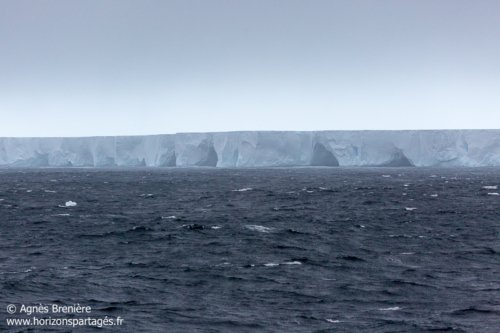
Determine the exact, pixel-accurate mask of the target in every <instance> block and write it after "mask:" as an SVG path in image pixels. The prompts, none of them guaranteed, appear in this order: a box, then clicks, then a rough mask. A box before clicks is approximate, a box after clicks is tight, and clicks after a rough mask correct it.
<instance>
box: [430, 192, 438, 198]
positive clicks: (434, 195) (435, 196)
mask: <svg viewBox="0 0 500 333" xmlns="http://www.w3.org/2000/svg"><path fill="white" fill-rule="evenodd" d="M430 197H431V198H437V197H438V195H437V193H434V194H431V195H430Z"/></svg>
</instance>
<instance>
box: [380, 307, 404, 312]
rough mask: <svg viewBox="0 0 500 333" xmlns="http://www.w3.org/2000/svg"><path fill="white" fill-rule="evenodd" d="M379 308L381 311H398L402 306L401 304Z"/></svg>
mask: <svg viewBox="0 0 500 333" xmlns="http://www.w3.org/2000/svg"><path fill="white" fill-rule="evenodd" d="M377 310H379V311H398V310H401V308H400V307H399V306H392V307H389V308H380V309H377Z"/></svg>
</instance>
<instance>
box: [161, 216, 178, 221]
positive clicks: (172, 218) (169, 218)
mask: <svg viewBox="0 0 500 333" xmlns="http://www.w3.org/2000/svg"><path fill="white" fill-rule="evenodd" d="M176 218H177V216H175V215H170V216H162V217H161V219H162V220H174V219H176Z"/></svg>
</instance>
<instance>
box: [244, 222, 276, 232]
mask: <svg viewBox="0 0 500 333" xmlns="http://www.w3.org/2000/svg"><path fill="white" fill-rule="evenodd" d="M245 228H247V229H248V230H252V231H258V232H266V233H267V232H272V231H273V230H274V228H268V227H264V226H261V225H255V224H248V225H246V226H245Z"/></svg>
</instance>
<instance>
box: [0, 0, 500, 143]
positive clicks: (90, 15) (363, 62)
mask: <svg viewBox="0 0 500 333" xmlns="http://www.w3.org/2000/svg"><path fill="white" fill-rule="evenodd" d="M499 15H500V1H498V0H492V1H489V0H480V1H474V0H467V1H463V0H439V1H436V0H359V1H358V0H325V1H322V0H302V1H297V0H279V1H278V0H247V1H243V0H198V1H196V0H179V1H171V0H134V1H132V0H0V136H89V135H130V134H159V133H174V132H195V131H196V132H198V131H233V130H349V129H436V128H500V16H499Z"/></svg>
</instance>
